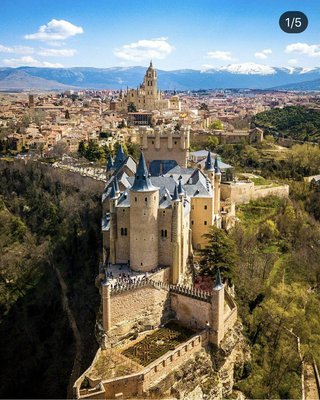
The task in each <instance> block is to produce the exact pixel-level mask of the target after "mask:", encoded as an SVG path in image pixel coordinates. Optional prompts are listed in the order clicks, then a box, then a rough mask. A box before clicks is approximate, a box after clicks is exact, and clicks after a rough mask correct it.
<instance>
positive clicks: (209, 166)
mask: <svg viewBox="0 0 320 400" xmlns="http://www.w3.org/2000/svg"><path fill="white" fill-rule="evenodd" d="M204 169H205V170H206V171H213V170H214V167H213V162H212V157H211V152H210V151H208V155H207V159H206V163H205V165H204Z"/></svg>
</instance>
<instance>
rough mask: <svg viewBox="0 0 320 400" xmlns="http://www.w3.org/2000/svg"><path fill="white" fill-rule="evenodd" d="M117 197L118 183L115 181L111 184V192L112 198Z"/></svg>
mask: <svg viewBox="0 0 320 400" xmlns="http://www.w3.org/2000/svg"><path fill="white" fill-rule="evenodd" d="M116 197H117V190H116V184H115V182H114V181H113V182H112V186H111V192H110V198H111V199H115V198H116Z"/></svg>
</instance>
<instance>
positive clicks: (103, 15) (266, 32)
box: [0, 0, 320, 73]
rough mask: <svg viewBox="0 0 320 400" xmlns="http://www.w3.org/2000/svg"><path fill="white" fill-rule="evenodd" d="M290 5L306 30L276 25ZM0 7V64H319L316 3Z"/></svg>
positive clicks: (4, 3)
mask: <svg viewBox="0 0 320 400" xmlns="http://www.w3.org/2000/svg"><path fill="white" fill-rule="evenodd" d="M291 10H299V11H302V12H304V13H305V14H306V15H307V16H308V19H309V26H308V28H307V30H306V31H305V32H303V33H301V34H286V33H284V32H282V31H281V30H280V28H279V25H278V20H279V17H280V15H281V14H282V13H283V12H285V11H291ZM0 11H1V13H0V15H1V24H0V66H21V65H31V66H44V67H45V66H53V67H59V66H65V67H73V66H79V67H84V66H88V67H102V68H104V67H114V66H124V67H125V66H132V65H143V66H145V65H147V64H148V61H149V59H150V58H152V59H153V61H154V65H155V66H156V67H157V68H159V69H165V70H172V69H184V68H193V69H202V70H204V69H208V68H210V67H216V68H218V67H227V66H229V65H232V68H234V69H239V68H240V69H241V68H244V69H246V68H248V65H249V63H250V65H251V67H252V64H254V68H257V69H258V70H261V71H262V73H263V71H268V69H267V68H268V66H276V67H277V66H281V67H290V66H291V67H294V66H302V67H306V68H312V67H315V66H320V2H319V1H318V0H317V1H315V0H304V1H303V0H300V1H296V0H290V1H285V0H259V1H258V0H255V1H253V0H220V1H217V0H192V1H191V0H185V1H181V0H175V1H174V0H171V1H167V0H158V1H149V0H144V1H140V0H117V1H114V0H55V1H53V0H28V1H26V0H1V1H0ZM255 64H257V65H255ZM228 68H229V67H228Z"/></svg>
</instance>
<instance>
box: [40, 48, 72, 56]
mask: <svg viewBox="0 0 320 400" xmlns="http://www.w3.org/2000/svg"><path fill="white" fill-rule="evenodd" d="M76 52H77V51H76V50H75V49H41V50H40V51H38V54H39V55H40V56H44V57H73V56H74V55H75V54H76Z"/></svg>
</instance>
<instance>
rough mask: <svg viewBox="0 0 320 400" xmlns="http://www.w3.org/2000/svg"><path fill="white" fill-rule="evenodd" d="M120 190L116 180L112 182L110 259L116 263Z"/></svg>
mask: <svg viewBox="0 0 320 400" xmlns="http://www.w3.org/2000/svg"><path fill="white" fill-rule="evenodd" d="M118 198H119V192H117V184H116V182H115V180H114V181H113V182H112V188H111V193H110V261H111V263H112V264H115V263H116V240H117V210H116V207H117V204H118Z"/></svg>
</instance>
